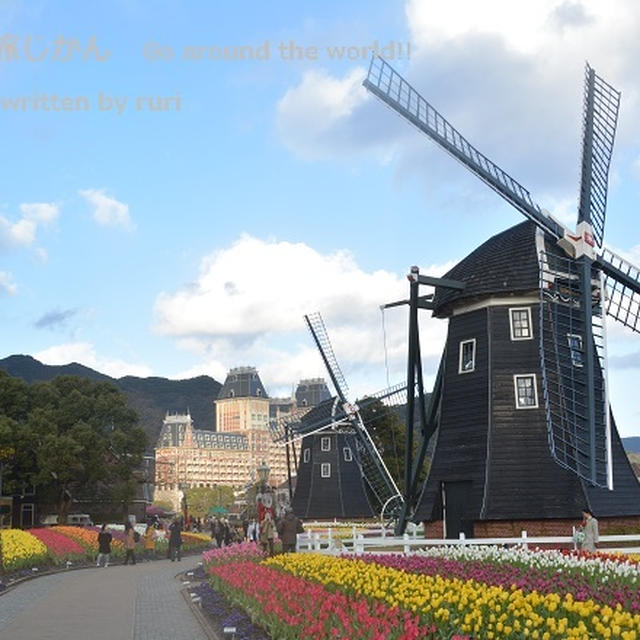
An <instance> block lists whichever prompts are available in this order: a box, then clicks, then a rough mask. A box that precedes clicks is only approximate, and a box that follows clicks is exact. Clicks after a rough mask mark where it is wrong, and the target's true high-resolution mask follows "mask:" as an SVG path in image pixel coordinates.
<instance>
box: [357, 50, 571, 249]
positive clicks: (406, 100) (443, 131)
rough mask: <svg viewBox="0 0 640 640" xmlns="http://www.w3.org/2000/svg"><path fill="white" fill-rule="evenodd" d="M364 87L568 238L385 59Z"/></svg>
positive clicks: (537, 220) (554, 232) (541, 223)
mask: <svg viewBox="0 0 640 640" xmlns="http://www.w3.org/2000/svg"><path fill="white" fill-rule="evenodd" d="M363 85H364V86H365V87H366V88H367V90H369V91H370V92H371V93H373V94H374V95H375V96H376V97H378V98H379V99H380V100H382V102H384V103H385V104H387V105H388V106H389V107H391V109H393V110H394V111H395V112H396V113H398V114H400V115H401V116H402V117H404V118H405V119H406V120H408V121H409V122H410V123H411V124H413V125H414V126H415V127H417V128H418V129H419V130H420V131H422V132H423V133H425V134H426V135H427V136H429V138H431V139H432V140H433V141H434V142H436V143H437V144H438V145H439V146H440V147H442V148H443V149H444V150H445V151H447V152H448V153H449V154H451V155H452V156H453V157H454V158H455V159H456V160H458V161H459V162H461V163H462V164H463V165H465V166H466V167H467V168H468V169H469V170H470V171H471V172H472V173H474V174H475V175H476V176H478V177H479V178H480V179H481V180H482V181H483V182H485V183H486V184H487V185H489V186H490V187H491V188H492V189H493V190H494V191H496V192H497V193H498V194H500V195H501V196H502V197H503V198H504V199H505V200H506V201H507V202H509V203H510V204H511V205H513V206H514V207H515V208H516V209H518V210H519V211H520V212H521V213H523V214H524V215H525V216H526V217H527V218H529V219H530V220H533V222H535V223H536V224H537V225H538V226H539V227H540V228H541V229H542V230H543V231H546V232H547V233H550V234H551V235H552V236H553V237H555V238H557V239H560V238H563V237H564V235H565V233H566V229H565V228H564V227H563V226H562V225H561V224H560V223H558V222H557V221H556V220H554V219H553V218H551V217H550V216H548V215H547V214H546V213H545V212H544V211H543V210H542V209H541V208H540V207H539V206H538V205H537V204H536V203H535V202H534V201H533V199H532V198H531V194H530V193H529V191H527V190H526V189H525V188H524V187H523V186H522V185H521V184H520V183H519V182H517V181H516V180H514V179H513V178H512V177H511V176H509V175H508V174H507V173H506V172H504V171H503V170H502V169H500V167H498V166H497V165H496V164H494V163H493V162H491V160H489V159H488V158H487V157H486V156H485V155H484V154H482V153H480V151H478V150H477V149H476V148H475V147H474V146H473V145H472V144H470V143H469V142H468V140H466V138H464V137H463V136H462V135H461V134H460V133H459V132H458V131H456V129H454V128H453V126H452V125H451V124H449V122H447V120H445V118H444V117H442V116H441V115H440V113H438V111H436V109H434V108H433V107H432V106H431V105H430V104H429V103H428V102H427V101H426V100H425V99H424V98H423V97H422V96H421V95H420V94H419V93H418V92H417V91H416V90H415V89H414V88H413V87H412V86H411V85H410V84H409V83H408V82H407V81H406V80H404V78H402V76H401V75H400V74H398V73H397V72H396V71H394V69H393V68H392V67H391V66H390V65H389V64H388V63H387V62H385V61H384V60H383V59H382V58H380V57H374V58H372V60H371V64H370V65H369V73H368V75H367V77H366V78H365V80H364V82H363Z"/></svg>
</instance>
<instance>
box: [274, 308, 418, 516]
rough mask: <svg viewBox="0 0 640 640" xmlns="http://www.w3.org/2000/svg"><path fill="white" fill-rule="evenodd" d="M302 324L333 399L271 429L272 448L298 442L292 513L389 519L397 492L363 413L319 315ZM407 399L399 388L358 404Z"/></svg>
mask: <svg viewBox="0 0 640 640" xmlns="http://www.w3.org/2000/svg"><path fill="white" fill-rule="evenodd" d="M304 318H305V321H306V323H307V326H308V328H309V331H310V332H311V335H312V336H313V339H314V342H315V344H316V346H317V348H318V350H319V352H320V355H321V357H322V360H323V362H324V365H325V367H326V369H327V372H328V374H329V377H330V379H331V382H332V384H333V386H334V388H335V391H336V396H334V397H331V398H329V399H327V400H324V401H323V402H321V403H320V404H319V405H317V406H315V407H302V408H299V409H298V410H297V411H295V412H294V413H292V414H290V415H287V416H284V417H283V418H280V419H279V420H277V421H273V422H272V423H271V424H270V426H271V435H272V438H273V439H274V440H275V441H276V442H280V443H287V444H288V443H290V442H293V441H295V440H299V439H302V444H301V447H300V457H299V461H298V466H297V480H296V490H295V494H294V496H293V502H292V506H293V510H294V512H295V513H296V515H298V516H300V517H303V518H355V517H372V516H374V515H382V516H383V517H385V516H389V517H392V516H393V515H394V514H397V512H398V511H399V508H400V505H401V502H402V498H401V496H400V492H399V491H398V487H397V486H396V483H395V481H394V480H393V477H392V476H391V474H390V473H389V470H388V469H387V466H386V464H385V462H384V460H383V459H382V456H381V455H380V452H379V451H378V449H377V447H376V445H375V443H374V441H373V439H372V437H371V434H370V433H369V430H368V428H367V420H363V417H362V413H361V407H360V406H358V405H357V404H355V403H352V402H350V401H349V399H348V394H349V391H348V386H347V383H346V381H345V379H344V375H343V374H342V370H341V369H340V366H339V364H338V361H337V359H336V357H335V354H334V351H333V347H332V346H331V341H330V340H329V336H328V334H327V330H326V327H325V325H324V322H323V320H322V317H321V315H320V314H319V313H314V314H310V315H306V316H305V317H304ZM405 395H406V389H405V386H404V385H402V386H398V387H394V388H391V389H388V390H386V391H384V392H381V393H379V394H374V395H372V396H370V397H367V398H365V399H363V400H362V401H361V402H360V404H361V405H362V406H365V405H372V404H373V403H375V402H378V403H383V404H385V406H392V407H403V406H404V404H405Z"/></svg>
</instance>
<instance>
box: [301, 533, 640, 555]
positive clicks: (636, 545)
mask: <svg viewBox="0 0 640 640" xmlns="http://www.w3.org/2000/svg"><path fill="white" fill-rule="evenodd" d="M376 531H379V532H380V535H378V536H376V535H372V533H375V532H376ZM621 544H624V545H625V546H619V545H621ZM460 545H462V546H471V545H495V546H499V547H504V546H515V545H517V546H521V547H523V548H525V549H526V548H528V547H530V546H531V547H545V546H547V547H548V546H551V547H558V546H564V547H567V546H569V547H573V548H574V549H575V548H576V545H575V541H574V536H529V535H527V532H526V531H522V533H521V535H520V536H519V537H513V538H466V537H465V535H464V534H463V533H461V534H460V537H459V538H458V539H455V538H454V539H452V538H447V539H442V538H422V537H418V528H417V527H415V528H413V530H412V531H411V533H405V534H404V535H403V536H394V535H389V534H388V530H385V529H384V528H381V529H378V530H368V531H367V534H366V535H365V534H363V533H359V532H358V529H357V528H356V527H355V526H354V527H353V528H352V535H351V536H350V537H348V538H343V537H342V536H337V535H336V531H335V530H334V529H333V528H332V527H327V529H326V531H324V530H323V531H309V532H308V533H300V534H298V540H297V549H298V550H299V551H314V552H320V553H327V554H335V553H354V554H362V553H399V552H401V553H406V554H410V553H414V552H415V551H417V550H419V549H424V548H426V547H436V546H440V547H442V546H460ZM626 545H629V546H626ZM598 548H599V549H600V550H601V551H610V552H620V553H640V534H632V535H608V536H600V539H599V542H598Z"/></svg>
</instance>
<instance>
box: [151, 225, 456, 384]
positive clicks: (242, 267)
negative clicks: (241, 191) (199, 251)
mask: <svg viewBox="0 0 640 640" xmlns="http://www.w3.org/2000/svg"><path fill="white" fill-rule="evenodd" d="M442 269H443V267H431V268H429V267H427V269H425V270H423V272H425V273H426V272H431V273H433V272H434V271H439V272H441V271H442ZM407 295H408V285H407V281H406V277H405V274H394V273H390V272H388V271H374V272H367V271H364V270H363V269H362V268H361V267H359V265H358V264H357V263H356V261H355V259H354V257H353V256H352V255H351V254H349V253H348V252H345V251H338V252H335V253H332V254H328V255H324V254H321V253H319V252H318V251H316V250H315V249H313V248H312V247H309V246H308V245H306V244H303V243H292V242H284V241H276V240H269V241H265V240H261V239H259V238H255V237H252V236H249V235H244V236H242V237H241V238H240V239H239V240H238V241H237V242H236V243H234V244H233V245H232V246H231V247H229V248H227V249H223V250H220V251H217V252H215V253H213V254H212V255H210V256H207V257H206V258H204V259H203V260H202V263H201V267H200V273H199V274H198V276H197V278H196V281H195V282H194V283H192V284H190V285H188V286H185V287H183V288H182V289H181V290H179V291H176V292H173V293H167V292H162V293H160V294H159V295H158V297H157V299H156V304H155V312H156V317H157V330H158V331H159V332H160V333H162V334H164V335H170V336H174V337H176V338H177V339H178V346H179V347H181V348H184V349H188V350H191V351H194V352H196V353H198V355H199V356H200V357H201V358H202V361H203V363H204V364H203V365H202V366H200V367H197V368H192V369H190V370H189V371H187V372H185V371H182V372H180V374H179V375H180V376H182V375H185V374H188V375H198V374H201V373H208V375H214V372H215V375H214V377H216V376H220V377H219V378H218V379H220V378H224V375H225V374H226V371H227V369H228V368H230V367H234V366H240V365H254V366H257V367H258V368H259V370H260V373H261V376H262V378H263V381H264V382H265V384H266V385H267V387H268V390H269V393H271V394H278V395H279V394H282V393H290V385H291V384H292V383H295V382H297V381H298V380H299V379H300V378H304V377H310V376H316V375H321V376H324V377H326V373H325V371H324V368H323V365H322V362H321V360H320V357H319V355H318V353H317V352H316V350H315V347H314V344H313V341H312V338H311V336H310V335H309V333H308V331H307V329H306V324H305V322H304V320H303V316H304V315H305V314H309V313H312V312H314V311H320V312H321V314H322V316H323V318H324V321H325V323H326V326H327V330H328V332H329V335H330V339H331V342H332V344H333V347H334V350H335V352H336V356H337V357H338V360H339V362H340V363H341V365H342V366H343V368H344V373H345V376H346V377H347V379H348V381H349V382H350V384H351V387H352V390H353V391H354V393H356V394H357V393H364V392H366V391H368V392H371V391H375V390H377V389H379V388H380V387H383V386H385V364H384V363H385V357H384V356H385V354H384V345H383V334H382V325H381V318H380V311H379V305H381V304H384V303H385V302H391V301H395V300H400V299H405V298H406V297H407ZM423 323H426V325H427V326H428V329H429V331H428V332H425V334H424V341H423V354H424V355H425V358H426V360H429V359H430V358H431V359H432V360H434V359H436V358H437V357H439V353H440V350H441V347H442V343H443V340H444V334H445V331H446V323H444V322H439V321H436V320H432V319H427V318H425V319H424V320H423ZM406 327H407V321H406V311H404V310H402V309H397V310H392V311H387V312H386V330H387V355H388V361H389V366H390V378H391V381H392V382H394V381H397V380H398V379H402V378H403V377H404V376H405V371H404V368H405V367H406V364H405V359H406V348H407V347H406Z"/></svg>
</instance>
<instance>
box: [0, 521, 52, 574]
mask: <svg viewBox="0 0 640 640" xmlns="http://www.w3.org/2000/svg"><path fill="white" fill-rule="evenodd" d="M0 557H1V558H2V570H3V571H15V570H17V569H23V568H26V567H33V566H34V565H37V564H46V563H47V561H48V559H49V554H48V551H47V547H46V546H45V545H44V544H43V543H42V542H41V541H40V540H38V538H36V537H35V536H32V535H31V534H30V533H29V532H27V531H22V530H20V529H2V530H0Z"/></svg>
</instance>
